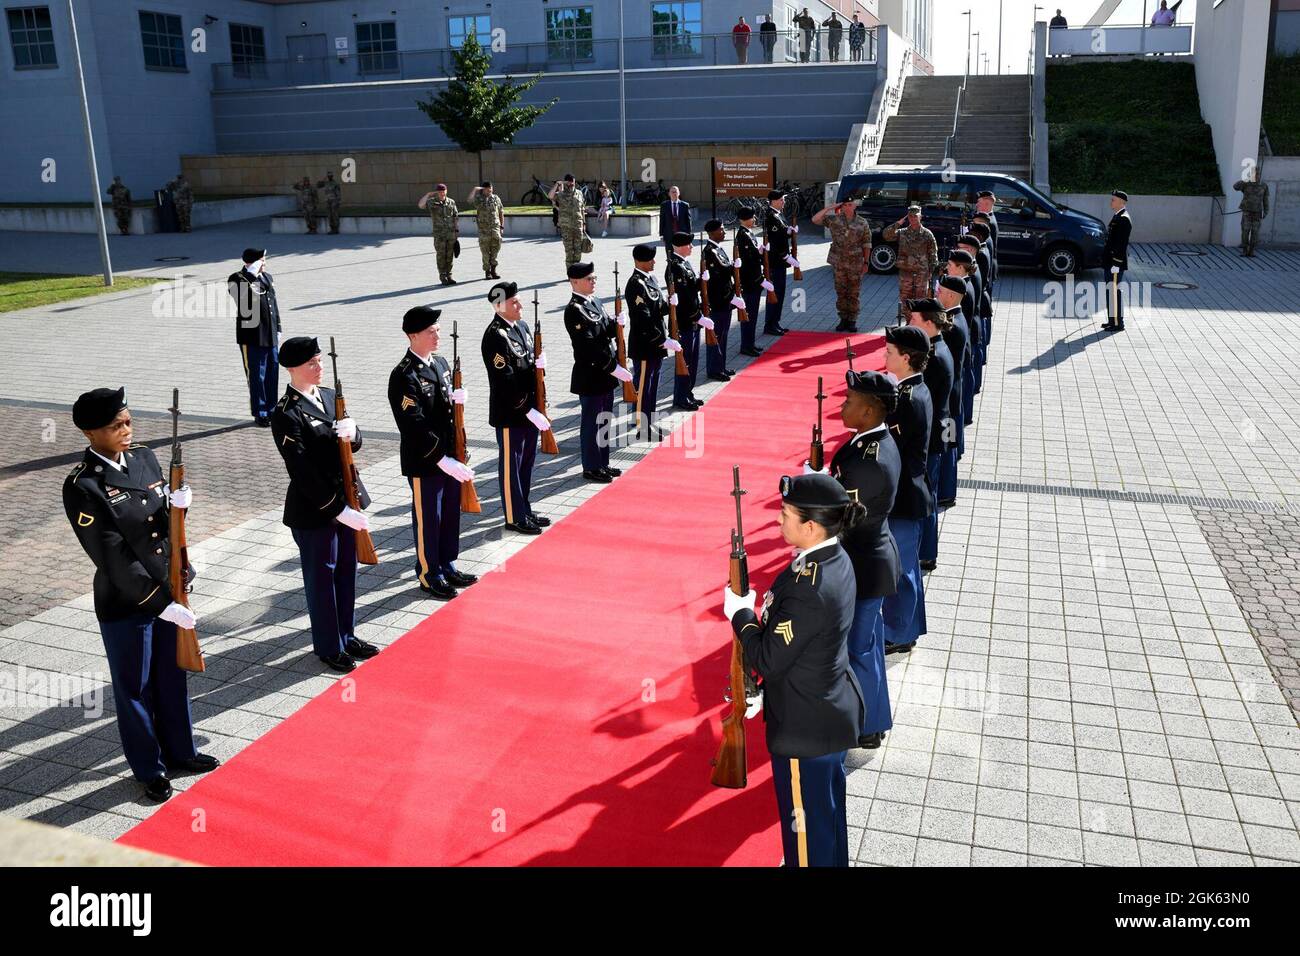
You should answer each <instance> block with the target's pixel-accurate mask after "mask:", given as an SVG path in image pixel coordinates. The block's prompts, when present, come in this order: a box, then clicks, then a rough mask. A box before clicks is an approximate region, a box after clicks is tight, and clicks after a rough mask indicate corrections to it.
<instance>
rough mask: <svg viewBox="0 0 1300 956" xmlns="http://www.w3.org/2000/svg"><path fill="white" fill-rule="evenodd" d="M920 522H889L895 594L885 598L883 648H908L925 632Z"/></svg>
mask: <svg viewBox="0 0 1300 956" xmlns="http://www.w3.org/2000/svg"><path fill="white" fill-rule="evenodd" d="M924 520H925V519H923V518H894V517H891V518H890V519H889V533H890V534H892V535H893V536H894V543H895V544H897V545H898V568H899V574H898V593H896V594H891V595H889V596H888V597H887V598H885V603H884V605H883V606H882V607H881V615H882V616H883V617H884V619H885V643H886V644H911V643H912V642H913V641H915V640H916V639H917V638H918V637H920V636H921V635H922V634H924V633H925V632H926V620H925V584H924V578H923V577H922V575H921V559H920V554H919V546H920V543H921V523H922V522H923V521H924Z"/></svg>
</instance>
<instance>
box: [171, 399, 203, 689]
mask: <svg viewBox="0 0 1300 956" xmlns="http://www.w3.org/2000/svg"><path fill="white" fill-rule="evenodd" d="M180 396H181V393H180V389H178V388H173V389H172V407H171V408H170V409H169V410H170V411H171V413H172V463H171V468H170V469H169V472H168V475H167V487H168V488H169V489H170V490H172V491H175V490H176V489H178V488H180V487H181V486H182V485H184V484H185V465H184V464H182V462H181V440H180V436H179V427H180V417H181V399H180ZM167 539H168V540H169V541H170V542H171V547H172V550H171V555H170V556H169V557H168V559H167V583H168V584H169V585H170V587H171V589H172V600H173V601H175V602H176V603H177V604H180V605H182V606H184V607H189V606H190V599H189V598H188V597H186V596H185V595H186V594H187V593H188V591H189V587H188V585H187V583H186V580H185V578H186V574H187V572H189V571H190V570H191V569H190V556H189V549H188V548H187V547H186V546H185V509H184V508H173V507H171V506H170V504H169V506H168V509H167ZM176 666H177V667H179V668H180V669H181V670H183V671H193V672H194V673H196V674H201V673H202V672H203V671H204V670H206V669H207V665H205V664H204V662H203V650H202V649H201V648H200V647H199V636H198V634H196V633H195V632H194V628H192V627H180V626H177V628H176Z"/></svg>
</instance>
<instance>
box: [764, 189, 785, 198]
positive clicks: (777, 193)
mask: <svg viewBox="0 0 1300 956" xmlns="http://www.w3.org/2000/svg"><path fill="white" fill-rule="evenodd" d="M784 195H785V193H783V192H781V190H779V189H770V190H768V193H767V198H768V200H769V201H770V200H773V199H780V198H782V197H783V196H784Z"/></svg>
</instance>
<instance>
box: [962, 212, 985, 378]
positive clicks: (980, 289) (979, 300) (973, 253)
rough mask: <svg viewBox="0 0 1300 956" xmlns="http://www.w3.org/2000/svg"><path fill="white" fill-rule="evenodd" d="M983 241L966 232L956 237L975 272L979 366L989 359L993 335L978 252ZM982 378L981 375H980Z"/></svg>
mask: <svg viewBox="0 0 1300 956" xmlns="http://www.w3.org/2000/svg"><path fill="white" fill-rule="evenodd" d="M982 245H983V243H981V242H980V241H979V239H978V237H976V236H974V235H972V234H970V233H967V234H966V235H963V236H959V237H958V238H957V248H958V249H959V250H961V251H962V252H965V253H966V254H967V255H968V256H970V257H971V260H972V262H973V263H974V267H975V272H974V274H973V275H972V276H971V291H972V293H973V294H974V296H975V312H976V314H977V315H978V316H979V327H980V328H979V340H980V350H979V364H980V366H981V368H982V367H983V366H985V365H987V364H988V361H989V342H990V340H991V338H992V335H993V300H992V299H991V298H989V290H988V282H987V279H988V276H987V275H986V274H985V272H984V267H983V266H982V265H981V264H980V261H979V252H980V248H981V247H982ZM981 379H982V375H981Z"/></svg>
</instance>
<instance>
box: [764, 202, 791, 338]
mask: <svg viewBox="0 0 1300 956" xmlns="http://www.w3.org/2000/svg"><path fill="white" fill-rule="evenodd" d="M767 207H768V208H767V216H766V217H765V218H764V220H763V243H764V245H765V246H766V247H767V266H768V275H767V282H768V283H770V284H771V286H772V291H773V292H775V293H776V301H775V302H772V301H769V302H768V303H767V310H766V311H765V312H764V314H763V334H764V335H785V333H786V332H788V331H789V330H788V329H787V328H786V327H785V326H784V325H782V324H781V310H782V309H783V308H784V307H785V274H786V270H787V269H789V268H790V266H791V265H792V264H793V263H794V257H793V256H791V255H790V236H791V235H793V234H794V232H795V231H796V229H797V227H796V226H792V225H790V224H789V223H788V222H786V221H785V217H784V216H783V215H782V214H781V210H783V209H785V195H784V194H783V193H782V192H781V191H780V190H779V189H773V190H772V191H771V192H769V193H768V194H767Z"/></svg>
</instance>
